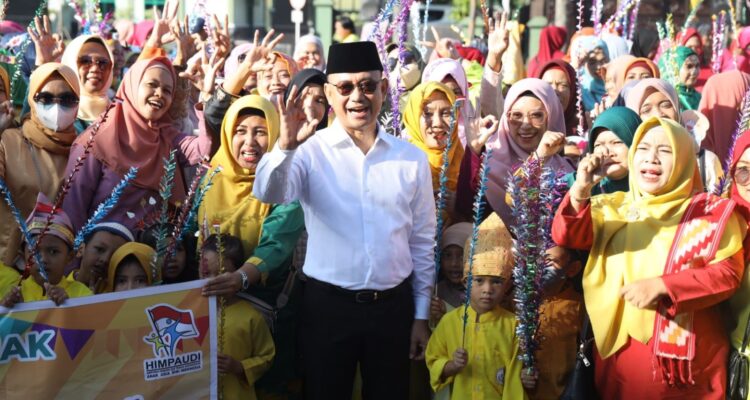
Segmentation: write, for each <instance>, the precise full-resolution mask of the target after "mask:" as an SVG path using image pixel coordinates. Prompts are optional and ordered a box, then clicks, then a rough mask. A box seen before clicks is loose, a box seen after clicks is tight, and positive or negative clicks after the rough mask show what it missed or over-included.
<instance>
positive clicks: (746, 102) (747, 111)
mask: <svg viewBox="0 0 750 400" xmlns="http://www.w3.org/2000/svg"><path fill="white" fill-rule="evenodd" d="M748 124H750V89H748V90H747V91H746V92H745V97H743V98H742V107H741V108H740V114H739V115H738V116H737V127H736V128H735V129H734V133H732V138H731V139H730V141H729V151H728V152H727V158H725V159H724V162H723V163H722V168H723V170H724V176H723V177H721V179H720V180H719V183H718V184H717V185H716V187H715V188H714V190H713V194H715V195H716V196H721V195H722V194H724V192H725V191H726V190H727V188H728V187H729V180H730V172H731V171H730V169H731V167H732V159H733V158H734V150H735V146H736V145H737V140H738V139H739V138H740V136H742V133H743V132H745V131H746V130H747V129H748Z"/></svg>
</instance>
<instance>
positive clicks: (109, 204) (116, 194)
mask: <svg viewBox="0 0 750 400" xmlns="http://www.w3.org/2000/svg"><path fill="white" fill-rule="evenodd" d="M137 173H138V168H136V167H131V168H130V169H129V170H128V172H127V173H126V174H125V176H124V177H123V178H122V180H121V181H120V183H118V184H117V186H115V188H114V189H113V190H112V194H111V195H109V197H107V199H106V200H104V201H103V202H102V203H101V204H99V207H97V208H96V211H94V214H93V215H92V216H91V218H89V220H88V221H87V222H86V225H84V226H83V228H81V230H80V231H79V232H78V234H77V235H76V239H75V241H74V242H73V251H78V249H79V248H80V247H81V245H82V244H83V241H84V240H86V237H87V236H88V235H89V234H91V231H92V230H93V229H94V227H95V226H96V224H98V223H100V222H101V221H102V220H103V219H104V217H106V216H107V214H109V212H110V211H112V209H113V208H114V207H115V205H117V202H118V201H120V196H121V195H122V192H123V191H124V190H125V188H126V187H127V186H128V185H129V184H130V182H131V181H132V180H133V179H135V175H136V174H137Z"/></svg>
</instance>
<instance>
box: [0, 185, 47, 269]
mask: <svg viewBox="0 0 750 400" xmlns="http://www.w3.org/2000/svg"><path fill="white" fill-rule="evenodd" d="M0 192H2V193H3V199H5V203H6V204H7V205H8V208H10V213H11V214H12V215H13V219H15V220H16V223H17V224H18V229H20V230H21V236H23V238H24V240H25V241H26V245H27V246H31V247H32V248H33V247H34V244H35V241H34V238H33V237H31V234H29V227H28V226H27V225H26V220H25V219H24V217H23V215H22V214H21V210H19V209H18V207H16V203H15V202H14V201H13V197H12V196H11V193H10V189H9V188H8V184H6V183H5V180H4V179H3V178H0ZM32 255H33V257H34V261H36V265H38V266H39V275H41V276H42V279H43V280H44V281H45V282H49V279H48V277H47V269H46V268H45V267H44V262H42V257H41V256H40V255H39V252H38V251H35V252H32Z"/></svg>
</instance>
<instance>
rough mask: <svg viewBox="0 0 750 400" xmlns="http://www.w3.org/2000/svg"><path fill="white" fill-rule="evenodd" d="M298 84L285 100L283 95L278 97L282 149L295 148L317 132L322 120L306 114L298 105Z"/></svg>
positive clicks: (277, 105) (279, 143)
mask: <svg viewBox="0 0 750 400" xmlns="http://www.w3.org/2000/svg"><path fill="white" fill-rule="evenodd" d="M297 93H298V88H297V86H294V87H292V90H291V91H290V92H289V98H288V99H287V100H286V102H284V99H283V98H282V97H281V96H277V98H276V110H277V111H278V112H279V117H280V120H281V121H280V122H281V133H280V135H279V141H278V146H279V148H280V149H281V150H294V149H296V148H297V147H298V146H299V145H301V144H302V143H304V142H305V141H306V140H307V139H309V138H310V137H311V136H312V135H314V134H315V129H316V128H317V126H318V124H319V123H320V120H318V119H317V118H312V116H306V115H305V112H304V110H301V109H300V108H299V107H298V106H297V104H296V103H297Z"/></svg>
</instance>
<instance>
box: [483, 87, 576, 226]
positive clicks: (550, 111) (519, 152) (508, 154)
mask: <svg viewBox="0 0 750 400" xmlns="http://www.w3.org/2000/svg"><path fill="white" fill-rule="evenodd" d="M528 93H531V94H532V95H533V96H535V97H536V98H538V99H539V100H540V101H541V102H542V104H544V108H545V109H546V110H547V130H549V131H554V132H562V133H565V118H564V115H563V109H562V105H561V104H560V100H559V99H558V98H557V95H556V94H555V90H554V89H552V86H550V85H549V84H548V83H547V82H545V81H543V80H541V79H537V78H527V79H522V80H520V81H518V82H516V83H514V84H513V86H511V87H510V90H508V95H507V96H506V97H505V107H504V108H503V115H502V116H501V118H500V129H499V130H498V132H497V133H496V134H495V135H493V136H492V137H490V139H489V141H488V142H487V146H486V147H487V149H492V158H490V160H489V167H490V172H489V181H488V182H487V201H488V202H489V203H490V205H491V206H492V209H493V210H495V212H496V213H497V214H498V215H499V216H500V218H502V219H503V221H504V222H505V223H506V225H507V224H511V223H512V222H513V218H512V216H511V209H510V206H508V204H507V203H506V201H505V192H506V190H505V189H506V187H507V184H508V177H509V176H510V175H511V174H512V173H513V172H514V171H515V170H516V169H517V168H518V167H519V166H520V165H521V163H522V162H523V161H524V160H526V159H527V158H528V157H529V155H530V153H528V152H527V151H526V150H524V149H523V148H521V146H519V145H518V144H516V142H514V141H513V139H512V138H511V136H510V125H509V124H508V117H507V114H508V111H510V109H511V108H512V107H513V104H515V103H516V101H517V100H518V99H519V98H521V97H524V96H527V95H528ZM545 166H546V167H551V168H553V169H554V170H555V171H558V174H565V173H568V172H572V171H573V167H571V166H570V164H569V163H568V162H566V161H565V159H564V158H563V157H562V156H560V155H555V156H552V157H550V158H549V159H548V160H547V162H546V163H545Z"/></svg>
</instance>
